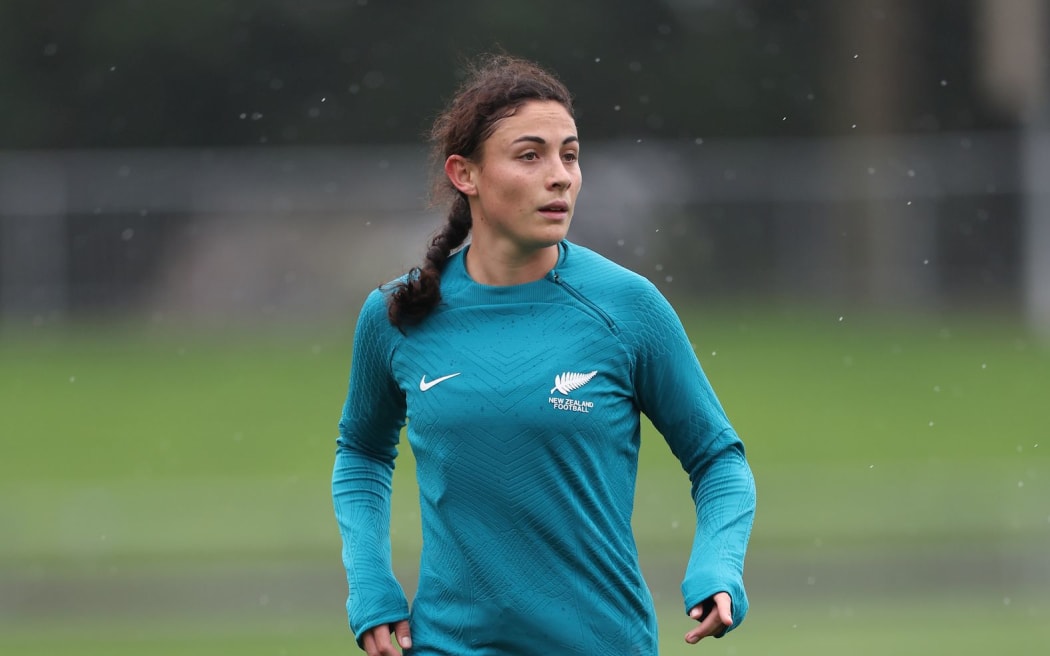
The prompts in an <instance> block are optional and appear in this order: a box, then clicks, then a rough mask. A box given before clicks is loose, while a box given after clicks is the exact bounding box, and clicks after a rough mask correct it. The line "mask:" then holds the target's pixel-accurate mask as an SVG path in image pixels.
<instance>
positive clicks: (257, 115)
mask: <svg viewBox="0 0 1050 656" xmlns="http://www.w3.org/2000/svg"><path fill="white" fill-rule="evenodd" d="M262 117H263V115H262V112H252V120H253V121H258V120H259V119H261V118H262Z"/></svg>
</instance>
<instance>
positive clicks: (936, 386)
mask: <svg viewBox="0 0 1050 656" xmlns="http://www.w3.org/2000/svg"><path fill="white" fill-rule="evenodd" d="M933 391H934V392H940V391H941V386H940V385H934V386H933Z"/></svg>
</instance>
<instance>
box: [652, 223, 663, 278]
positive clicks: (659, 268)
mask: <svg viewBox="0 0 1050 656" xmlns="http://www.w3.org/2000/svg"><path fill="white" fill-rule="evenodd" d="M656 231H657V232H660V229H659V228H657V230H656ZM653 268H654V269H656V270H657V271H663V270H664V265H662V264H657V265H656V266H655V267H653Z"/></svg>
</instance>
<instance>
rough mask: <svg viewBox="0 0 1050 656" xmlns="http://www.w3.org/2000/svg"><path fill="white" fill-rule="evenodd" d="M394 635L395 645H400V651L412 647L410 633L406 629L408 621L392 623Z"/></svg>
mask: <svg viewBox="0 0 1050 656" xmlns="http://www.w3.org/2000/svg"><path fill="white" fill-rule="evenodd" d="M394 635H395V636H396V637H397V644H399V645H401V648H402V649H410V648H411V647H412V631H410V630H409V628H408V620H401V621H400V622H394Z"/></svg>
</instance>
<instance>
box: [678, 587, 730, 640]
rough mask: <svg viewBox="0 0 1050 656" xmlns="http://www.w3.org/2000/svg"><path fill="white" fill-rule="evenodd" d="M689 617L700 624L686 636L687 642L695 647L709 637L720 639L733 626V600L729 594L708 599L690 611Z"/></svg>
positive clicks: (720, 594) (720, 593)
mask: <svg viewBox="0 0 1050 656" xmlns="http://www.w3.org/2000/svg"><path fill="white" fill-rule="evenodd" d="M689 617H691V618H693V619H694V620H696V621H697V622H699V623H700V624H699V625H697V627H696V628H695V629H693V630H692V631H690V632H689V633H686V634H685V641H686V642H688V643H689V644H691V645H695V644H696V643H698V642H700V640H702V639H703V638H706V637H707V636H715V637H718V636H720V635H722V634H723V633H725V632H726V631H727V630H728V629H729V627H731V626H733V600H732V599H731V598H730V596H729V593H727V592H718V593H716V594H715V595H714V596H712V597H708V598H707V599H705V600H704V601H702V602H700V603H699V604H697V605H696V606H693V608H692V609H691V610H690V611H689Z"/></svg>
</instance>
